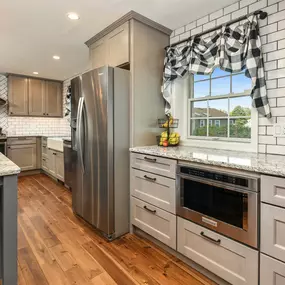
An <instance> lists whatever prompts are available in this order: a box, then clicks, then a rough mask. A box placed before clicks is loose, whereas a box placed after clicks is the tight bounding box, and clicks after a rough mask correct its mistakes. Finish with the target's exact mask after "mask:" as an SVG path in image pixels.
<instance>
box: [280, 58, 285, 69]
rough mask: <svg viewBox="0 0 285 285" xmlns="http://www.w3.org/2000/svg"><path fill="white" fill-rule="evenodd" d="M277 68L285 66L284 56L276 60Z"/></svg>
mask: <svg viewBox="0 0 285 285" xmlns="http://www.w3.org/2000/svg"><path fill="white" fill-rule="evenodd" d="M278 68H285V58H283V59H279V60H278Z"/></svg>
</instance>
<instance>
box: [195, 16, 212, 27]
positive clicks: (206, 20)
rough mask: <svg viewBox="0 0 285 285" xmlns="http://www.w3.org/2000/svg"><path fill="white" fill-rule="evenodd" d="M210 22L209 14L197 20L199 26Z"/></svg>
mask: <svg viewBox="0 0 285 285" xmlns="http://www.w3.org/2000/svg"><path fill="white" fill-rule="evenodd" d="M208 22H209V16H208V15H207V16H205V17H203V18H201V19H198V20H197V26H200V25H203V24H206V23H208Z"/></svg>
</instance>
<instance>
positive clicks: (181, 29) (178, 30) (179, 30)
mask: <svg viewBox="0 0 285 285" xmlns="http://www.w3.org/2000/svg"><path fill="white" fill-rule="evenodd" d="M184 32H185V27H184V26H183V27H181V28H179V29H176V30H175V31H174V35H175V36H178V35H180V34H182V33H184Z"/></svg>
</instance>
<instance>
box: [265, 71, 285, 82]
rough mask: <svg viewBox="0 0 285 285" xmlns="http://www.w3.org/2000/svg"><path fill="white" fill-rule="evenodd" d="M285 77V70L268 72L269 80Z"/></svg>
mask: <svg viewBox="0 0 285 285" xmlns="http://www.w3.org/2000/svg"><path fill="white" fill-rule="evenodd" d="M281 77H285V68H282V69H276V70H270V71H268V79H269V80H270V79H275V78H281Z"/></svg>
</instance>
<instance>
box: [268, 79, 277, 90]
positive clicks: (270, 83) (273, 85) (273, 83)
mask: <svg viewBox="0 0 285 285" xmlns="http://www.w3.org/2000/svg"><path fill="white" fill-rule="evenodd" d="M266 86H267V89H274V88H277V79H273V80H267V81H266Z"/></svg>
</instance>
